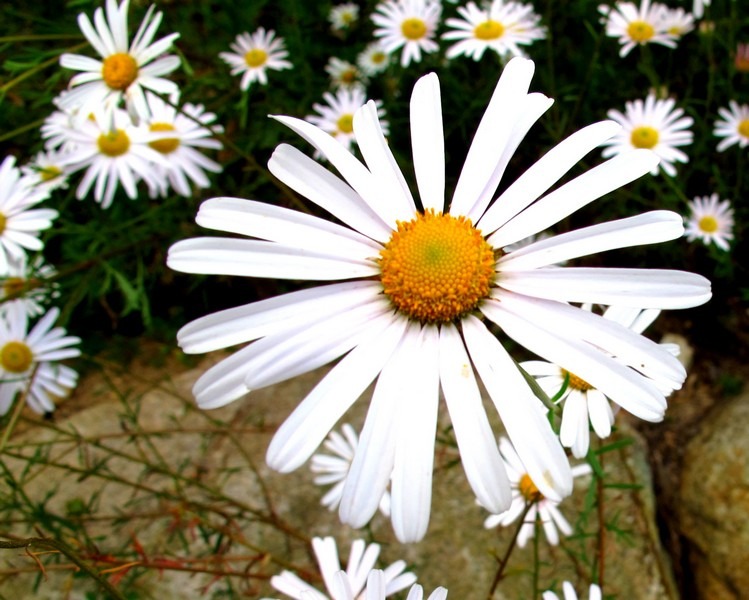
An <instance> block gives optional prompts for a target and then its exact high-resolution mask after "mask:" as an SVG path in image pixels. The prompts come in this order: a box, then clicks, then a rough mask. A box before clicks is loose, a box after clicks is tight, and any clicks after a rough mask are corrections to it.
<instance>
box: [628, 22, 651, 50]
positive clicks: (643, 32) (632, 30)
mask: <svg viewBox="0 0 749 600" xmlns="http://www.w3.org/2000/svg"><path fill="white" fill-rule="evenodd" d="M627 34H628V35H629V38H630V39H631V40H632V41H633V42H636V43H638V44H644V43H645V42H649V41H650V40H651V39H653V36H654V35H655V28H654V27H653V26H652V25H651V24H650V23H646V22H645V21H632V22H631V23H630V24H629V26H628V27H627Z"/></svg>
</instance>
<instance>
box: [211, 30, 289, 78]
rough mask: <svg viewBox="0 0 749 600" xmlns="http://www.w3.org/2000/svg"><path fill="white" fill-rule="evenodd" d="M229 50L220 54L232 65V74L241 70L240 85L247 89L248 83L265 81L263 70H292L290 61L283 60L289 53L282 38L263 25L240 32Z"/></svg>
mask: <svg viewBox="0 0 749 600" xmlns="http://www.w3.org/2000/svg"><path fill="white" fill-rule="evenodd" d="M230 48H231V49H232V52H220V53H219V57H221V59H222V60H223V61H224V62H226V63H227V64H228V65H229V66H230V67H231V74H232V75H238V74H239V73H242V81H241V82H240V84H239V87H240V88H241V89H242V90H248V89H249V88H250V84H252V83H253V82H255V81H257V82H258V83H259V84H260V85H267V84H268V75H267V74H266V70H268V69H270V70H273V71H282V70H283V69H291V67H292V64H291V63H290V62H289V61H288V60H286V57H287V56H288V55H289V53H288V51H287V50H286V48H285V46H284V41H283V38H281V37H276V32H275V31H273V30H272V29H269V30H268V31H266V30H265V29H263V28H262V27H260V28H258V30H257V31H255V32H254V33H253V34H249V33H247V32H244V33H240V34H239V35H238V36H237V37H236V38H235V39H234V42H233V43H232V44H230Z"/></svg>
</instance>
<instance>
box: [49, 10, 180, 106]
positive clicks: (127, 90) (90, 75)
mask: <svg viewBox="0 0 749 600" xmlns="http://www.w3.org/2000/svg"><path fill="white" fill-rule="evenodd" d="M128 8H129V0H123V2H122V3H121V4H119V5H118V3H117V1H116V0H107V2H106V7H105V8H97V9H96V11H94V19H93V24H92V22H91V20H89V18H88V16H87V15H85V14H80V15H78V24H79V25H80V27H81V31H82V32H83V35H85V36H86V39H87V40H88V41H89V42H90V44H91V46H93V48H94V50H96V52H98V53H99V55H100V56H101V60H94V59H91V58H89V57H86V56H81V55H78V54H63V55H62V56H61V57H60V65H61V66H63V67H65V68H67V69H74V70H76V71H81V72H80V73H79V74H78V75H75V76H74V77H73V78H72V80H71V81H70V87H71V88H72V89H71V91H70V92H68V93H67V94H64V95H62V96H61V97H60V99H59V101H60V108H61V109H63V110H65V111H68V112H71V113H75V114H77V115H78V118H79V119H85V118H86V117H87V116H88V115H89V114H90V113H93V112H96V113H103V114H104V116H105V117H108V116H109V115H110V114H111V112H112V111H113V110H114V109H115V108H117V107H118V106H119V105H120V103H121V102H122V101H123V100H124V101H125V102H126V104H127V108H128V111H129V112H130V113H131V114H134V115H137V117H139V118H147V117H148V116H149V113H148V106H147V105H146V102H145V97H144V91H145V90H147V89H151V90H154V91H157V92H159V93H162V94H174V93H176V92H177V91H178V88H177V85H176V84H175V83H174V82H172V81H169V80H167V79H164V77H163V76H164V75H167V74H169V73H171V72H172V71H174V70H175V69H176V68H177V67H178V66H179V64H180V60H179V58H178V57H176V56H171V55H167V54H166V52H167V51H168V50H169V49H170V48H171V47H172V45H173V43H174V40H176V39H177V38H178V37H179V34H178V33H172V34H170V35H167V36H165V37H163V38H161V39H160V40H157V41H155V42H154V41H153V40H154V36H155V35H156V29H157V28H158V26H159V23H160V22H161V17H162V15H161V13H160V12H159V13H154V7H153V6H151V7H150V8H149V9H148V12H147V13H146V16H145V17H144V18H143V22H142V23H141V24H140V27H139V28H138V31H137V33H136V34H135V37H134V38H133V41H132V43H128V38H129V33H128V27H127V13H128Z"/></svg>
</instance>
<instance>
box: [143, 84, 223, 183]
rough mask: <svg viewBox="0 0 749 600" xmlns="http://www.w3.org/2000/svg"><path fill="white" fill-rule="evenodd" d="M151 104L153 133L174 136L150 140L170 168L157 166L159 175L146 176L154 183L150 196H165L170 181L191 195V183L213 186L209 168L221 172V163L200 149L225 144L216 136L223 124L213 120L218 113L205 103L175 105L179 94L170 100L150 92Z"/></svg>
mask: <svg viewBox="0 0 749 600" xmlns="http://www.w3.org/2000/svg"><path fill="white" fill-rule="evenodd" d="M147 101H148V108H149V110H150V113H151V116H150V117H149V118H148V120H147V121H146V123H145V124H146V126H147V127H148V130H149V131H151V132H152V133H163V134H164V135H170V136H173V137H166V138H163V139H160V140H154V141H152V142H149V143H148V145H149V146H150V147H151V148H153V149H154V150H156V151H157V152H159V153H160V154H162V155H163V156H164V158H166V159H167V161H168V162H169V168H165V167H162V166H160V165H157V166H156V169H157V170H158V171H159V175H158V176H156V177H154V178H148V179H146V182H147V183H155V184H156V185H157V187H156V188H153V189H151V196H152V197H153V196H156V195H159V196H166V194H167V192H168V191H169V185H171V186H172V188H173V189H174V191H175V192H177V193H178V194H180V195H181V196H186V197H189V196H192V193H193V191H192V187H191V185H190V184H191V183H192V184H193V185H195V186H197V187H198V188H207V187H210V185H211V182H210V180H209V179H208V176H207V175H206V171H210V172H211V173H220V172H221V165H220V164H218V163H217V162H216V161H214V160H211V159H210V158H208V157H207V156H206V155H205V154H203V153H202V152H201V151H200V150H201V149H210V150H220V149H221V148H222V147H223V146H222V144H221V142H219V141H218V140H217V139H216V138H215V137H214V136H215V134H216V133H221V132H223V131H224V128H223V127H222V126H221V125H216V124H214V121H215V120H216V115H215V114H213V113H211V112H206V111H205V109H204V108H203V105H202V104H198V105H195V104H189V103H188V104H184V105H183V106H182V107H181V108H180V109H179V110H177V108H176V106H175V105H176V104H177V102H178V97H177V96H174V97H173V98H171V103H167V102H165V101H164V100H162V99H161V98H160V97H159V96H156V95H154V94H150V93H149V94H148V96H147Z"/></svg>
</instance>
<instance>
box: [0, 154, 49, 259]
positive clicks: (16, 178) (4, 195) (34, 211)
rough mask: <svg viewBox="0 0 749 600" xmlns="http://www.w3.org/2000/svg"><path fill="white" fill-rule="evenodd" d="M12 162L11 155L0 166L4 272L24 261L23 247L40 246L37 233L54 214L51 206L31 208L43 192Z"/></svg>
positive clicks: (0, 252) (0, 251) (0, 236)
mask: <svg viewBox="0 0 749 600" xmlns="http://www.w3.org/2000/svg"><path fill="white" fill-rule="evenodd" d="M15 165H16V159H15V157H13V156H6V157H5V159H4V160H3V163H2V165H0V273H8V272H9V268H10V267H9V264H10V263H12V262H17V263H18V262H24V261H25V260H26V251H27V250H31V251H35V252H36V251H39V250H41V249H42V248H44V243H43V242H42V241H41V240H40V239H39V234H40V232H41V231H43V230H44V229H49V228H50V227H51V226H52V220H53V219H56V218H57V216H58V213H57V211H56V210H53V209H51V208H31V207H32V206H34V205H35V204H38V203H39V202H41V201H42V200H45V199H46V198H47V195H48V194H47V191H46V190H44V189H40V188H37V187H34V186H31V185H29V181H28V180H27V179H25V178H24V177H22V176H21V171H20V170H19V169H18V168H17V167H16V166H15Z"/></svg>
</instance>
